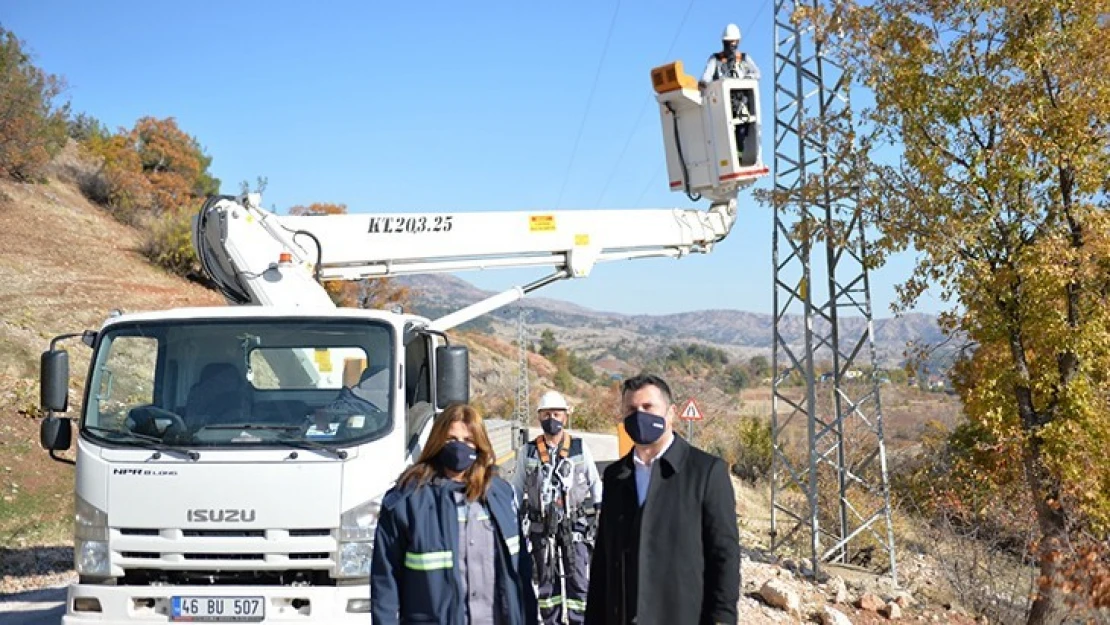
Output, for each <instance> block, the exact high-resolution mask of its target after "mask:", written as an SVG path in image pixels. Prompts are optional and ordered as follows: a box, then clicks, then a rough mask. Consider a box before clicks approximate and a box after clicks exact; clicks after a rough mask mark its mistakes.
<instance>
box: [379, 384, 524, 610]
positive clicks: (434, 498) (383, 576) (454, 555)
mask: <svg viewBox="0 0 1110 625" xmlns="http://www.w3.org/2000/svg"><path fill="white" fill-rule="evenodd" d="M520 522H521V520H520V514H519V512H518V509H517V506H516V498H515V496H514V494H513V490H512V487H511V486H510V485H509V484H508V483H507V482H505V480H502V479H501V478H499V477H497V474H496V466H495V465H494V458H493V447H492V446H491V445H490V441H489V436H488V434H487V433H486V428H485V425H484V424H483V423H482V417H481V415H480V414H479V413H478V411H477V410H476V409H475V408H473V407H472V406H469V405H466V404H452V405H451V406H449V407H448V408H447V410H445V411H443V414H441V415H440V416H439V417H437V418H436V420H435V423H434V424H433V425H432V431H431V432H430V433H429V435H428V442H427V444H425V445H424V450H423V452H421V454H420V460H419V461H417V462H416V464H414V465H413V466H412V467H410V468H409V469H407V470H406V471H405V472H404V473H402V474H401V477H400V478H398V479H397V486H396V487H394V488H393V489H391V490H390V491H389V492H388V493H386V495H385V497H384V499H383V500H382V506H381V514H380V516H379V518H378V527H377V530H376V533H375V535H374V551H373V556H372V560H371V567H370V612H371V618H372V620H373V622H374V625H400V624H401V623H417V622H420V623H435V624H438V625H490V624H492V625H534V624H535V622H536V616H537V609H536V596H535V591H534V589H533V588H532V575H531V572H532V571H531V570H532V562H531V559H530V558H529V557H528V554H527V553H526V552H525V551H524V550H522V549H521V546H522V545H521V540H520V539H521V535H522V534H521V527H520Z"/></svg>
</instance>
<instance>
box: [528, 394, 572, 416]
mask: <svg viewBox="0 0 1110 625" xmlns="http://www.w3.org/2000/svg"><path fill="white" fill-rule="evenodd" d="M536 410H537V411H539V410H566V411H568V412H569V411H570V407H569V406H567V400H566V399H565V398H564V397H563V395H562V393H559V392H558V391H547V392H546V393H544V394H543V396H542V397H540V405H539V406H537V407H536Z"/></svg>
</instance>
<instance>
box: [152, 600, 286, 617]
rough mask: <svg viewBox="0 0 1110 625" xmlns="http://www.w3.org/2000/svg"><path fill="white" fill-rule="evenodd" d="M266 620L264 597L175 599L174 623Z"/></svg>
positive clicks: (172, 612) (171, 609)
mask: <svg viewBox="0 0 1110 625" xmlns="http://www.w3.org/2000/svg"><path fill="white" fill-rule="evenodd" d="M264 618H266V602H265V600H264V599H263V598H262V597H174V598H173V601H172V603H171V607H170V620H173V621H197V622H199V621H215V622H221V621H229V622H231V621H261V620H262V619H264Z"/></svg>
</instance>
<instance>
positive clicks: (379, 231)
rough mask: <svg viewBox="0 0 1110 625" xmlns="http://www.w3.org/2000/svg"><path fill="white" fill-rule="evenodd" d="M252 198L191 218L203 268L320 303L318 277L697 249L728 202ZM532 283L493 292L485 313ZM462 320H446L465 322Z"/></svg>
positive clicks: (263, 295)
mask: <svg viewBox="0 0 1110 625" xmlns="http://www.w3.org/2000/svg"><path fill="white" fill-rule="evenodd" d="M259 203H260V198H259V197H258V195H257V194H249V195H246V196H241V197H238V198H234V199H232V198H219V199H215V201H210V202H209V203H208V204H207V205H206V206H205V209H204V211H203V212H202V214H201V215H200V216H199V217H198V219H197V232H196V235H197V241H198V251H199V252H200V254H199V255H200V257H201V260H202V262H203V263H204V265H205V270H206V271H207V272H208V273H209V275H211V276H212V277H213V278H214V279H215V280H216V281H217V283H219V284H220V285H221V286H223V287H224V293H225V295H227V296H228V299H230V300H231V301H233V302H235V303H241V304H263V305H288V306H303V307H319V306H324V307H327V306H332V303H331V299H330V298H329V297H328V295H327V293H326V292H325V291H324V289H323V287H322V286H321V284H320V283H321V282H325V281H329V280H360V279H363V278H377V277H386V276H397V275H406V274H418V273H437V272H452V271H462V270H469V269H489V268H495V267H539V266H548V267H552V268H554V270H555V272H556V273H555V274H554V275H552V276H551V279H549V280H545V281H541V282H542V284H546V283H548V282H550V281H553V280H555V279H560V278H581V277H586V276H588V275H589V273H590V270H591V269H593V266H594V264H595V263H597V262H604V261H610V260H622V259H631V258H647V257H674V258H678V257H681V256H685V255H687V254H691V253H707V252H709V251H710V250H711V249H712V247H713V244H714V243H716V242H717V241H720V240H721V239H723V238H725V237H726V236H727V235H728V234H729V232H730V230H731V229H732V226H733V224H734V223H735V221H736V204H735V201H730V202H727V203H720V204H716V205H714V206H712V207H711V208H710V209H709V210H707V211H700V210H694V209H656V210H585V211H557V212H534V213H529V212H490V213H411V214H392V215H379V214H372V215H370V214H363V215H314V216H278V215H275V214H274V213H271V212H269V211H266V210H264V209H262V208H260V207H259V206H258V204H259ZM542 284H535V285H531V288H529V287H522V288H521V289H520V291H521V292H520V293H519V295H518V297H509V296H508V295H506V294H502V296H501V297H502V299H500V300H498V301H497V302H493V301H489V305H490V307H489V308H488V309H487V311H488V310H492V309H494V308H496V307H498V306H501V305H504V304H507V303H509V302H511V301H513V300H514V299H518V298H519V296H522V295H523V292H524V291H527V290H531V289H532V288H538V287H539V286H542ZM514 291H515V290H513V291H509V292H508V293H513V292H514ZM504 298H508V299H504ZM460 312H461V311H460ZM483 312H486V311H483ZM478 314H481V313H480V312H479V313H478ZM475 316H476V315H475ZM452 317H454V315H452ZM464 317H466V318H461V319H460V320H458V321H457V322H452V323H451V324H450V325H448V326H447V327H451V326H454V325H457V324H458V323H463V322H465V321H467V320H468V319H469V318H473V317H471V316H470V315H465V316H464ZM436 325H437V326H438V325H440V324H439V323H437V324H436ZM437 329H441V330H442V329H447V328H437Z"/></svg>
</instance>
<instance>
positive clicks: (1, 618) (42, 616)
mask: <svg viewBox="0 0 1110 625" xmlns="http://www.w3.org/2000/svg"><path fill="white" fill-rule="evenodd" d="M65 603H66V588H65V587H64V586H63V587H61V588H45V589H43V590H32V591H29V592H22V593H19V594H15V595H4V596H0V625H58V623H61V622H62V615H63V614H65Z"/></svg>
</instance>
